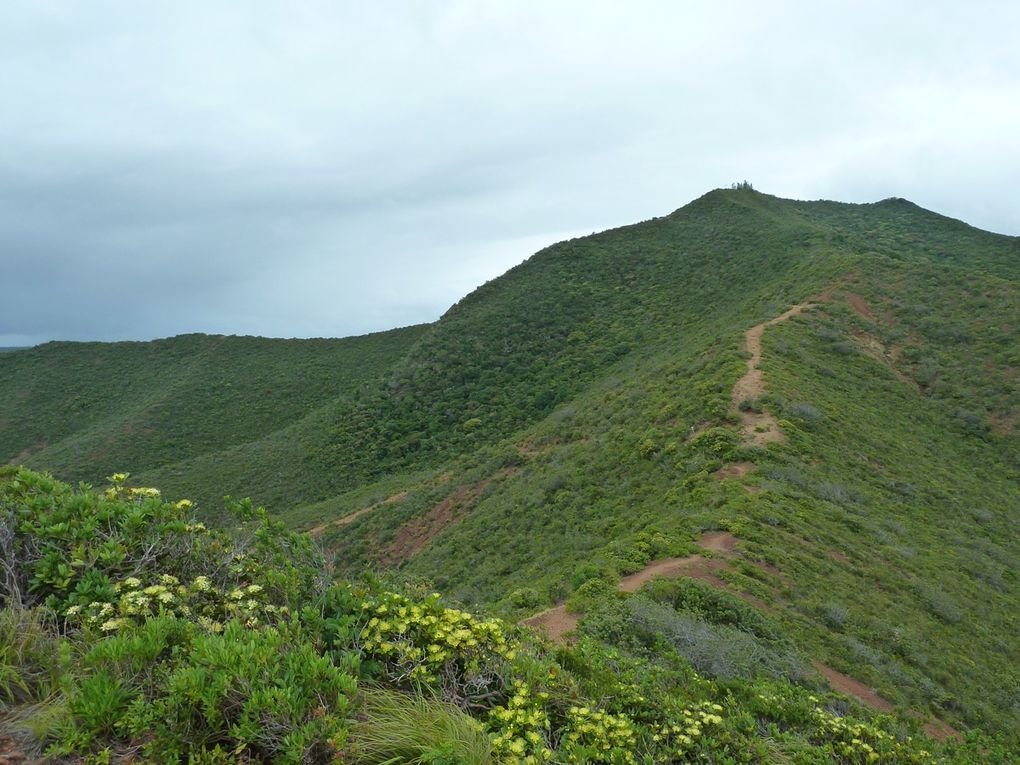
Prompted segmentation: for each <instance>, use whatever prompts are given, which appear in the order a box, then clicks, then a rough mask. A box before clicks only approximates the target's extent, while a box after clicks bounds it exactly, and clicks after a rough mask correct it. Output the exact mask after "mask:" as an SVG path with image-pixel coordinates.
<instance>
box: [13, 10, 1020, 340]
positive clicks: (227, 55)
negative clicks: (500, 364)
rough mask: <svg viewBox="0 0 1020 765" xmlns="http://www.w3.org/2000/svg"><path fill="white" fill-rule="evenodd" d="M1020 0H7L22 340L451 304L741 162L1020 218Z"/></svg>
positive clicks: (386, 323)
mask: <svg viewBox="0 0 1020 765" xmlns="http://www.w3.org/2000/svg"><path fill="white" fill-rule="evenodd" d="M1018 23H1020V8H1018V7H1017V6H1015V4H1012V3H1008V2H986V3H970V4H966V5H961V4H957V3H948V2H945V3H940V2H935V3H932V2H928V3H920V2H909V3H901V4H896V5H895V6H889V5H888V4H887V3H878V2H855V3H826V4H818V3H807V2H785V3H778V4H770V5H768V6H763V5H761V4H758V3H751V2H738V3H732V4H725V6H723V5H720V4H709V3H704V4H700V3H699V4H689V3H685V4H677V3H672V2H653V1H651V0H648V1H646V2H638V3H631V4H619V3H613V4H611V3H599V2H595V3H592V2H586V3H574V2H564V3H555V4H548V3H537V2H536V3H517V2H513V3H511V2H494V3H484V4H479V3H473V2H466V1H465V2H460V1H458V2H450V3H443V4H431V3H420V2H402V3H386V4H372V5H364V6H361V7H357V6H352V5H347V4H343V5H340V4H335V3H329V2H311V3H301V4H293V3H283V2H255V3H246V4H236V5H234V4H229V5H216V4H210V3H199V2H186V1H184V0H178V1H177V2H164V3H159V2H157V3H146V4H144V5H139V4H136V3H129V2H97V3H89V4H87V5H86V4H80V3H73V2H70V1H69V0H68V1H67V2H48V3H26V4H22V5H20V6H16V5H14V4H9V5H5V6H4V7H3V8H0V92H2V94H3V95H2V101H0V110H2V114H0V117H2V118H0V266H2V268H3V273H4V275H5V279H4V281H5V284H4V291H5V300H4V301H2V302H0V345H4V344H8V343H10V342H15V341H16V342H35V341H39V340H44V339H49V338H78V339H86V338H95V339H115V338H147V337H154V336H161V335H167V334H174V333H177V332H186V331H210V332H227V333H254V334H268V335H276V336H295V335H296V336H310V335H343V334H351V333H359V332H365V331H371V330H377V329H385V328H387V327H390V326H397V325H401V324H407V323H411V322H417V321H428V320H432V319H434V318H436V317H438V316H439V315H440V314H441V313H442V311H443V310H445V308H446V307H447V306H448V305H449V304H451V303H452V302H454V301H456V300H457V299H459V298H460V297H461V296H462V295H463V294H464V293H465V292H467V291H468V290H470V289H471V287H472V286H474V285H476V284H479V283H481V282H482V281H485V280H486V279H489V278H493V277H495V276H497V275H498V274H499V273H501V272H502V271H504V270H505V269H506V268H508V267H509V266H511V265H514V264H515V263H517V262H520V260H522V259H523V258H525V257H527V256H528V255H530V254H531V253H532V252H534V251H535V250H537V249H539V248H540V247H541V246H543V245H544V244H547V243H551V242H552V241H555V240H556V239H558V238H562V237H564V236H570V235H576V234H577V233H588V232H590V231H593V230H599V229H602V228H606V227H609V226H614V225H620V224H624V223H628V222H632V221H635V220H641V219H645V218H648V217H650V216H653V215H659V214H663V213H666V212H669V211H671V210H673V209H675V208H676V207H678V206H680V205H681V204H683V203H685V202H686V201H688V200H690V199H691V198H693V197H696V196H698V195H700V194H701V193H703V192H704V191H706V190H708V189H709V188H712V187H715V186H720V185H726V184H728V183H730V182H731V181H734V180H741V179H744V178H748V179H750V180H751V181H753V182H754V183H755V185H756V186H757V187H758V188H761V189H762V190H764V191H768V192H770V193H775V194H779V195H782V196H794V197H801V198H817V197H826V198H836V199H845V200H848V201H872V200H874V199H877V198H882V197H886V196H893V195H895V196H904V197H908V198H911V199H913V200H914V201H916V202H918V203H919V204H922V205H924V206H928V207H932V208H934V209H937V210H939V211H941V212H944V213H947V214H950V215H954V216H956V217H961V218H964V219H965V220H968V221H969V222H972V223H974V224H976V225H980V226H982V227H985V228H990V229H993V230H997V231H1002V232H1004V233H1014V234H1015V233H1020V217H1018V215H1020V213H1018V210H1020V205H1018V204H1017V196H1016V190H1015V182H1014V181H1015V178H1016V177H1020V152H1017V151H1016V138H1015V136H1016V135H1020V106H1018V102H1017V100H1016V99H1015V93H1016V92H1017V89H1018V87H1020V54H1018V53H1017V48H1016V46H1015V44H1014V40H1013V34H1014V31H1015V29H1016V28H1017V27H1018Z"/></svg>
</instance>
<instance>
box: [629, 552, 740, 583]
mask: <svg viewBox="0 0 1020 765" xmlns="http://www.w3.org/2000/svg"><path fill="white" fill-rule="evenodd" d="M724 568H727V565H726V563H725V562H724V561H720V560H708V559H706V558H702V557H701V556H700V555H688V556H687V557H686V558H665V559H664V560H653V561H652V562H651V563H649V564H648V565H647V566H645V567H644V568H643V569H641V570H640V571H638V572H636V573H633V574H628V575H627V576H625V577H623V579H621V580H620V584H619V585H618V586H617V589H619V590H620V592H637V591H638V590H640V589H641V586H642V585H643V584H645V583H646V582H648V581H649V580H651V579H652V577H656V576H665V577H670V578H675V577H680V576H687V577H690V578H691V579H700V580H701V581H703V582H708V583H709V584H711V585H712V586H714V587H723V588H724V587H726V583H725V582H724V581H723V580H722V579H720V578H719V577H717V576H715V574H713V573H712V572H713V571H719V570H720V569H724Z"/></svg>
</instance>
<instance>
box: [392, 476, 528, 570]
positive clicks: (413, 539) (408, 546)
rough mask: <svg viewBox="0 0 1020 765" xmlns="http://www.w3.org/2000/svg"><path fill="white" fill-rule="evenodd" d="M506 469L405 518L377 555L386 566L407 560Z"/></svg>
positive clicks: (454, 519) (465, 508)
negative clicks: (417, 515)
mask: <svg viewBox="0 0 1020 765" xmlns="http://www.w3.org/2000/svg"><path fill="white" fill-rule="evenodd" d="M511 472H512V470H510V469H509V468H506V469H503V470H500V471H499V472H498V473H496V474H495V475H494V476H492V477H490V478H486V479H485V480H484V481H481V482H480V483H478V484H477V485H475V486H461V487H460V488H459V489H457V490H456V491H455V492H453V494H450V495H449V496H447V497H446V499H444V500H443V501H442V502H440V503H439V504H437V505H436V506H435V507H433V508H432V509H431V510H429V511H428V512H427V513H425V515H422V516H419V517H418V518H414V519H412V520H410V521H408V522H407V523H406V524H404V526H403V527H402V528H401V529H400V530H399V531H398V532H397V536H396V537H395V538H394V540H393V542H392V543H391V544H390V546H389V547H388V548H386V550H385V552H383V554H382V557H381V562H382V563H384V564H386V565H392V564H394V563H400V562H402V561H405V560H408V559H409V558H411V557H412V556H414V555H415V554H417V553H419V552H421V551H422V550H423V549H425V546H426V545H428V543H429V542H431V541H432V540H433V539H434V538H435V537H436V535H437V534H439V533H440V532H441V531H443V530H445V529H447V528H449V527H450V526H452V525H453V524H454V523H456V522H457V521H459V520H460V519H461V518H463V517H464V515H465V514H466V513H467V511H468V510H469V509H470V507H471V505H473V504H474V502H475V500H477V499H478V497H480V496H481V494H482V492H483V491H485V487H486V486H488V485H489V484H490V483H491V482H492V481H493V479H495V478H502V477H504V476H506V475H507V474H509V473H511Z"/></svg>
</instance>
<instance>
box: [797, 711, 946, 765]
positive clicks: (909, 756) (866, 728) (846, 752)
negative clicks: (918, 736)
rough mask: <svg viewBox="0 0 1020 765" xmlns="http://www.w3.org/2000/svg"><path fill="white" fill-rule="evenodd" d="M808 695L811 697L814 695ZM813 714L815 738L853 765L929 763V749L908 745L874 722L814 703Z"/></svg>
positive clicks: (930, 758) (921, 764) (917, 764)
mask: <svg viewBox="0 0 1020 765" xmlns="http://www.w3.org/2000/svg"><path fill="white" fill-rule="evenodd" d="M811 698H812V700H814V697H811ZM814 716H815V721H816V723H817V726H818V729H817V735H818V737H819V738H821V739H822V740H823V741H828V742H829V746H830V747H831V748H832V752H833V753H834V754H836V755H838V756H839V757H840V758H841V759H842V761H843V762H847V763H853V764H854V765H871V764H872V763H889V764H890V765H892V764H893V763H896V764H897V765H899V763H903V764H904V765H908V764H909V765H924V764H925V763H930V762H933V759H932V755H931V753H930V752H927V751H925V750H923V749H922V750H917V749H914V748H911V747H908V746H906V745H904V744H903V743H901V742H900V741H898V740H897V739H896V737H895V736H893V735H892V734H890V733H886V732H885V731H884V730H882V729H881V728H878V727H876V726H874V725H869V724H867V723H862V722H856V721H852V720H848V719H846V718H845V717H839V716H838V715H835V714H833V713H832V712H829V711H827V710H825V709H823V708H822V707H820V706H815V708H814ZM908 742H909V740H908Z"/></svg>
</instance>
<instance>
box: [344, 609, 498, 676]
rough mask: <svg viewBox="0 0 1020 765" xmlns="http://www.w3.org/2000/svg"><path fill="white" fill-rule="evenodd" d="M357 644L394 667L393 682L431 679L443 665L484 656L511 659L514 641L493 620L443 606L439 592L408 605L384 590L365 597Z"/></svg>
mask: <svg viewBox="0 0 1020 765" xmlns="http://www.w3.org/2000/svg"><path fill="white" fill-rule="evenodd" d="M361 608H362V612H363V614H364V619H365V621H364V623H363V626H362V628H361V635H360V640H359V643H360V645H361V648H362V649H364V650H365V651H367V652H368V653H371V654H373V655H374V656H376V657H378V658H380V659H382V660H384V661H386V662H387V663H388V664H389V665H390V666H391V667H392V668H393V669H395V670H397V676H396V677H395V678H394V679H395V680H397V681H403V680H418V681H426V682H428V681H432V680H435V679H436V677H437V673H438V671H439V670H440V669H442V668H443V667H444V666H446V665H447V664H448V663H456V664H458V665H459V666H460V667H462V668H463V669H465V670H468V671H471V670H476V669H478V667H479V666H480V662H481V660H482V659H483V658H486V657H491V656H498V657H502V658H504V659H508V660H509V659H513V657H514V649H515V644H514V643H513V642H512V641H511V640H509V639H508V638H507V636H506V634H505V632H504V630H503V623H502V622H500V621H499V620H497V619H478V618H477V617H475V616H473V615H471V614H469V613H467V612H466V611H460V610H458V609H455V608H445V607H443V606H442V605H440V603H439V595H436V594H433V595H431V596H429V598H427V599H426V600H425V601H424V602H422V603H413V602H411V601H410V600H408V599H407V598H405V597H403V596H402V595H398V594H397V593H392V592H387V593H383V594H382V595H379V596H377V597H375V598H371V599H369V600H366V601H365V602H364V603H363V604H362V606H361Z"/></svg>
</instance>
